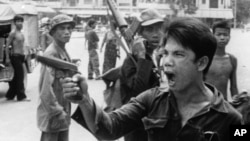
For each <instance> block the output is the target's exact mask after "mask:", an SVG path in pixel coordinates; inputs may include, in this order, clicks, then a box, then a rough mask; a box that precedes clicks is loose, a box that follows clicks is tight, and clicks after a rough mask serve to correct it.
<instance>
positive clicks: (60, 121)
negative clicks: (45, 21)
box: [37, 15, 75, 141]
mask: <svg viewBox="0 0 250 141" xmlns="http://www.w3.org/2000/svg"><path fill="white" fill-rule="evenodd" d="M74 27H75V22H74V21H73V19H72V18H71V17H69V16H67V15H57V16H55V17H54V18H52V20H51V29H50V30H49V34H50V35H51V37H52V38H53V42H52V43H51V44H50V45H49V46H48V47H47V48H46V50H45V51H44V56H47V57H55V58H59V59H62V60H64V61H69V62H71V59H70V57H69V55H68V53H67V51H66V49H65V45H66V43H67V42H69V40H70V37H71V33H72V29H73V28H74ZM61 77H62V72H61V71H60V70H57V69H54V68H50V67H48V66H45V65H42V68H41V75H40V81H39V104H38V108H37V125H38V128H39V129H40V130H41V132H42V135H41V141H68V140H69V125H70V113H71V111H70V108H71V105H70V103H69V102H68V101H67V100H65V99H64V98H63V95H62V93H63V92H62V87H61V85H60V83H59V79H60V78H61Z"/></svg>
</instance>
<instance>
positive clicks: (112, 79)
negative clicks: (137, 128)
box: [101, 67, 122, 112]
mask: <svg viewBox="0 0 250 141" xmlns="http://www.w3.org/2000/svg"><path fill="white" fill-rule="evenodd" d="M120 71H121V67H117V68H112V69H110V70H109V71H107V72H106V73H104V74H103V75H102V76H101V78H102V79H103V81H104V82H105V84H106V89H105V90H104V92H103V95H104V101H105V104H106V105H105V106H104V110H105V111H107V112H110V111H113V110H115V109H117V108H119V107H121V106H122V101H121V84H120Z"/></svg>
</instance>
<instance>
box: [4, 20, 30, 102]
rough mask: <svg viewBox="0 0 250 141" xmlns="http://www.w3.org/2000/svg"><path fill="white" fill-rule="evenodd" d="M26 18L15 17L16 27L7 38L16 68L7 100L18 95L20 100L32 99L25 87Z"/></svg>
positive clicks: (7, 45)
mask: <svg viewBox="0 0 250 141" xmlns="http://www.w3.org/2000/svg"><path fill="white" fill-rule="evenodd" d="M23 21H24V18H23V17H21V16H19V15H17V16H15V17H14V25H15V28H14V30H13V31H11V32H10V34H9V37H8V39H7V43H6V47H9V46H11V56H10V60H11V64H12V66H13V68H14V77H13V79H12V80H11V81H10V82H9V90H8V91H7V94H6V98H7V100H13V99H14V98H15V97H17V100H18V101H30V99H28V98H27V96H26V94H25V87H24V77H25V76H24V74H25V73H24V68H23V65H24V61H25V51H24V40H25V39H24V34H23V33H22V32H21V30H22V28H23Z"/></svg>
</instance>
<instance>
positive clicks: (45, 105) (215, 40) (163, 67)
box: [6, 8, 250, 141]
mask: <svg viewBox="0 0 250 141" xmlns="http://www.w3.org/2000/svg"><path fill="white" fill-rule="evenodd" d="M22 22H23V18H22V17H19V16H17V17H15V18H14V23H15V26H16V28H15V30H13V31H12V32H11V33H10V34H9V37H8V42H7V46H12V48H13V49H12V53H11V63H12V65H13V67H14V72H15V73H14V78H13V80H12V81H11V82H10V83H9V84H10V88H9V90H8V92H7V94H6V98H7V100H13V99H14V98H15V96H16V97H17V100H19V101H29V100H30V99H28V98H27V97H26V94H25V89H24V84H23V83H24V81H23V79H24V78H23V74H24V73H23V71H22V63H23V61H24V59H25V58H24V57H25V56H24V55H23V52H22V50H23V43H24V37H23V35H22V33H21V32H20V30H21V28H22V26H21V25H22ZM96 24H97V21H96V20H94V19H90V20H89V21H88V23H87V24H86V28H85V40H86V43H83V46H85V47H84V48H87V49H88V53H89V56H88V58H89V63H88V68H87V69H88V76H87V78H85V77H83V76H82V75H81V74H75V75H74V76H72V77H68V76H66V77H65V75H64V72H63V71H62V70H58V69H56V68H52V67H48V66H46V65H42V67H41V72H40V79H39V103H38V107H37V125H38V128H39V129H40V130H41V139H40V140H41V141H68V140H69V127H70V122H71V119H74V120H75V121H76V122H77V123H78V124H80V125H81V126H83V127H84V128H86V129H87V130H88V131H90V132H91V133H92V134H93V135H94V136H95V137H96V138H97V139H98V140H116V139H118V138H120V137H124V140H125V141H156V140H169V141H173V140H193V141H195V140H197V141H203V140H204V141H205V140H209V141H215V140H221V141H229V134H230V130H229V129H230V126H231V125H243V124H249V119H248V118H250V117H248V118H246V116H247V114H243V113H242V112H241V111H238V110H237V109H236V108H235V107H233V106H234V105H233V104H232V103H230V102H229V100H228V95H230V96H232V97H235V96H238V95H239V94H240V93H239V90H238V87H237V76H236V71H237V58H236V57H235V56H234V55H233V54H230V53H227V52H226V46H227V44H228V42H229V41H230V33H231V27H230V24H229V22H228V21H226V20H221V21H217V22H216V23H214V24H213V27H212V30H211V29H210V28H209V27H208V26H207V25H206V24H205V23H203V22H202V21H200V20H198V19H196V18H174V19H166V18H164V17H162V15H161V14H160V13H159V12H158V11H157V10H156V9H151V8H149V9H146V10H143V11H142V12H141V13H140V28H139V29H138V30H137V32H136V34H135V36H134V37H133V40H132V41H131V45H132V46H131V48H130V52H129V53H128V54H127V56H126V58H125V59H124V60H123V64H122V65H121V66H117V65H116V59H117V58H118V57H119V56H120V54H119V53H120V46H121V38H117V37H121V35H123V34H122V33H120V32H119V30H117V24H116V23H115V22H114V21H110V23H109V24H110V27H109V29H108V31H107V32H106V33H105V35H104V38H103V40H102V42H101V46H100V52H103V48H104V47H105V51H104V62H103V67H102V74H101V72H100V68H99V66H100V65H99V56H98V52H97V50H98V48H99V47H98V45H99V40H100V38H99V37H98V34H97V33H96V31H95V27H96ZM74 27H75V22H74V21H73V19H72V18H71V17H69V16H67V15H64V14H60V15H57V16H55V17H53V18H52V19H48V20H47V21H46V22H44V25H43V28H44V31H43V33H42V35H41V39H42V43H41V48H42V51H43V56H45V57H55V58H58V59H61V60H64V61H67V62H72V60H71V58H70V56H69V54H68V52H67V50H66V49H65V45H66V44H67V43H68V42H69V40H70V38H71V34H72V32H73V29H74ZM117 67H119V71H118V77H119V80H120V83H119V85H120V92H121V93H119V94H120V100H121V106H119V107H115V108H114V109H112V110H109V111H106V110H104V109H103V108H102V107H100V106H99V105H97V104H96V102H95V101H94V100H93V98H91V97H90V94H89V91H88V80H92V79H96V80H101V79H102V76H103V75H105V74H106V73H110V70H112V69H114V68H117ZM162 77H166V78H167V80H166V81H167V82H164V83H167V85H164V89H162V87H161V83H163V82H162ZM228 83H229V84H230V87H229V89H230V91H229V92H230V93H228V91H227V90H228ZM76 95H78V97H77V98H75V96H76ZM245 97H247V95H245ZM233 100H234V99H233ZM235 100H237V101H239V102H240V98H239V97H238V98H237V99H235ZM111 102H112V101H111ZM114 102H115V101H114ZM71 103H76V104H78V108H77V109H76V111H74V113H73V115H72V116H71V114H72V113H71ZM246 106H250V105H249V104H248V105H246ZM246 112H250V111H246ZM243 116H244V117H243ZM247 119H248V120H247Z"/></svg>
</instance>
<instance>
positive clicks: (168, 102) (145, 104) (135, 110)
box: [73, 85, 242, 141]
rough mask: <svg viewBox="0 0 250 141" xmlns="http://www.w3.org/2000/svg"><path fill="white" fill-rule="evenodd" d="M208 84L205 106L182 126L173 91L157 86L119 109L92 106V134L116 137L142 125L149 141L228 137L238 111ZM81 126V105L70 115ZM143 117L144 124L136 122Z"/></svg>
mask: <svg viewBox="0 0 250 141" xmlns="http://www.w3.org/2000/svg"><path fill="white" fill-rule="evenodd" d="M207 87H208V88H209V89H210V90H211V91H212V92H213V93H214V98H213V100H212V102H211V104H209V105H208V106H206V107H204V108H203V109H202V110H201V111H200V112H198V113H197V114H196V115H194V116H193V117H192V118H190V119H189V120H188V121H187V123H186V124H185V125H184V126H183V127H182V126H181V117H180V114H179V111H178V108H177V104H176V101H175V97H174V95H173V94H172V93H171V91H170V92H162V91H160V90H159V89H158V88H153V89H150V90H147V91H145V92H143V93H142V94H140V95H139V96H137V97H136V98H133V99H132V100H131V101H130V102H129V103H128V104H126V105H124V106H123V107H122V108H121V109H118V110H116V111H113V112H110V113H105V112H103V111H102V110H101V108H99V107H98V106H97V105H95V107H94V109H93V110H94V111H96V115H95V123H96V124H95V128H94V130H95V131H94V133H93V134H94V135H95V136H97V137H99V138H105V139H116V138H119V137H121V136H122V135H125V134H127V133H129V132H130V131H132V130H134V129H137V128H138V127H140V126H143V127H144V128H145V130H146V131H147V133H148V140H149V141H212V140H216V139H219V140H220V141H228V140H229V126H230V125H232V124H241V122H242V117H241V115H240V114H239V113H238V112H237V111H236V110H235V109H234V108H233V107H232V106H231V105H230V104H229V103H228V102H227V101H225V100H224V99H223V96H222V94H221V93H220V92H218V91H217V89H216V88H215V87H213V86H210V85H207ZM73 119H75V120H76V121H77V122H78V123H79V124H81V125H82V126H85V127H86V128H87V126H86V123H85V121H84V119H83V116H82V113H81V110H80V108H78V109H77V111H76V112H75V113H74V115H73ZM140 120H142V123H143V125H141V124H140V123H141V122H139V121H140Z"/></svg>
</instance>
